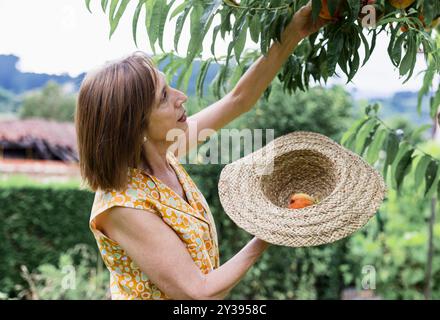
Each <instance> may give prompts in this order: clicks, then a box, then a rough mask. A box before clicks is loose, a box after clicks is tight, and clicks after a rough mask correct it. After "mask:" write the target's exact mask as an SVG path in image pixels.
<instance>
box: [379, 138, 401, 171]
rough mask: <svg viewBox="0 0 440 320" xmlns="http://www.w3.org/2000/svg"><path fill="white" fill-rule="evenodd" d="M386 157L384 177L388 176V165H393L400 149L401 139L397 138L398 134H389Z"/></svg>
mask: <svg viewBox="0 0 440 320" xmlns="http://www.w3.org/2000/svg"><path fill="white" fill-rule="evenodd" d="M386 151H387V153H386V158H385V164H384V168H383V170H384V174H383V175H384V177H386V176H387V171H388V165H391V164H392V163H393V162H394V159H395V158H396V155H397V152H398V151H399V140H398V139H397V137H396V135H395V134H393V133H389V134H388V139H387V146H386Z"/></svg>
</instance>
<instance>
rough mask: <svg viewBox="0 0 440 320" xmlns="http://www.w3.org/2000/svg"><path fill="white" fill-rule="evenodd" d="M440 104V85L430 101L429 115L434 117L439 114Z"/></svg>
mask: <svg viewBox="0 0 440 320" xmlns="http://www.w3.org/2000/svg"><path fill="white" fill-rule="evenodd" d="M439 106H440V85H439V88H438V90H437V92H436V93H435V94H434V96H432V97H431V99H430V101H429V115H430V116H431V118H432V119H435V118H436V116H437V112H438V108H439Z"/></svg>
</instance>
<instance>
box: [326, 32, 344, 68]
mask: <svg viewBox="0 0 440 320" xmlns="http://www.w3.org/2000/svg"><path fill="white" fill-rule="evenodd" d="M343 47H344V35H343V34H342V33H337V34H335V35H333V36H332V38H331V39H329V42H328V49H327V69H328V73H329V75H333V74H334V73H335V69H336V64H337V63H338V60H339V58H340V55H341V52H342V49H343Z"/></svg>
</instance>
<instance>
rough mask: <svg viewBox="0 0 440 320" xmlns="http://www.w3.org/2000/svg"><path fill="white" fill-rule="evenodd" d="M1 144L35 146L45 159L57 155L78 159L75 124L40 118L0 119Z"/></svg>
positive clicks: (71, 159)
mask: <svg viewBox="0 0 440 320" xmlns="http://www.w3.org/2000/svg"><path fill="white" fill-rule="evenodd" d="M0 145H1V146H3V147H4V148H8V147H23V148H29V147H34V148H36V149H37V150H38V151H40V154H41V156H42V157H43V158H44V159H51V158H52V157H51V155H55V156H56V157H58V158H60V159H61V160H69V161H77V160H78V151H77V144H76V132H75V125H74V123H72V122H57V121H54V120H46V119H39V118H31V119H23V120H21V119H20V120H3V121H0Z"/></svg>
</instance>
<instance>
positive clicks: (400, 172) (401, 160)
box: [391, 141, 414, 190]
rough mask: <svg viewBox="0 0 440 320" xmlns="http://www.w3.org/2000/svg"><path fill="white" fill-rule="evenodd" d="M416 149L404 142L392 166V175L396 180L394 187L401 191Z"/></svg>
mask: <svg viewBox="0 0 440 320" xmlns="http://www.w3.org/2000/svg"><path fill="white" fill-rule="evenodd" d="M413 152H414V149H413V148H412V146H411V145H410V144H409V143H407V142H406V141H404V142H402V143H401V144H400V146H399V151H398V152H397V155H396V158H395V159H394V161H393V163H392V165H391V174H392V177H393V178H394V179H392V183H393V187H394V188H395V189H397V190H399V188H400V185H401V183H402V181H403V178H404V177H405V174H406V169H407V168H408V166H409V165H410V164H411V155H412V154H413Z"/></svg>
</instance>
